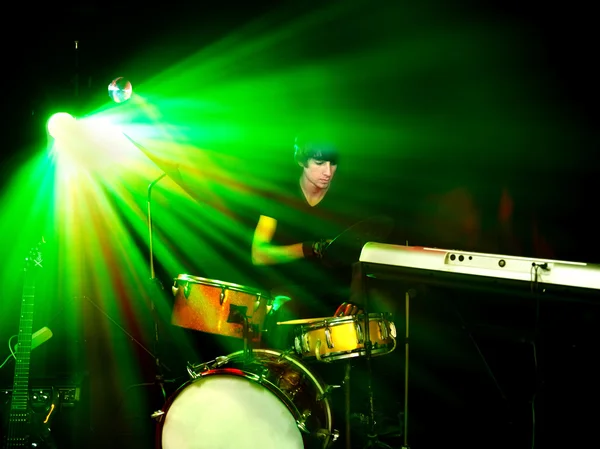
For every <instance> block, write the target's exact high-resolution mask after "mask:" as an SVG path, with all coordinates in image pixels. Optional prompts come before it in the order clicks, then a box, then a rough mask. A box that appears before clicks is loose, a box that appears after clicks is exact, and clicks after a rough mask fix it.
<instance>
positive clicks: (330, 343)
mask: <svg viewBox="0 0 600 449" xmlns="http://www.w3.org/2000/svg"><path fill="white" fill-rule="evenodd" d="M325 341H326V342H327V347H328V348H329V349H333V339H332V338H331V329H330V328H329V324H326V325H325Z"/></svg>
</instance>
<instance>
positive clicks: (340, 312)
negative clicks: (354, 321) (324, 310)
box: [333, 302, 364, 317]
mask: <svg viewBox="0 0 600 449" xmlns="http://www.w3.org/2000/svg"><path fill="white" fill-rule="evenodd" d="M361 313H364V310H363V309H362V308H361V307H360V306H359V305H357V304H354V303H352V302H343V303H342V304H340V306H339V307H338V308H337V309H336V311H335V314H334V315H333V316H334V317H342V316H350V315H360V314H361Z"/></svg>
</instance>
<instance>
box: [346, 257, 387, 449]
mask: <svg viewBox="0 0 600 449" xmlns="http://www.w3.org/2000/svg"><path fill="white" fill-rule="evenodd" d="M355 269H357V270H359V274H360V275H361V281H360V283H359V288H360V290H361V297H362V301H363V304H362V308H363V317H364V324H363V326H364V330H363V334H364V339H365V361H366V365H367V393H368V395H369V416H368V426H369V429H368V432H367V438H368V441H367V444H366V446H365V449H366V448H374V447H381V448H384V449H392V447H391V446H389V445H387V444H385V443H383V442H382V441H379V436H378V435H377V432H376V431H375V406H374V403H373V380H372V376H373V370H372V367H371V349H372V348H371V346H372V342H371V332H370V320H369V295H368V293H367V290H366V282H364V277H363V276H362V274H363V273H362V266H361V264H360V262H358V263H357V265H356V266H355Z"/></svg>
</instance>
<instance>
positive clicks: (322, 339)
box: [294, 313, 396, 362]
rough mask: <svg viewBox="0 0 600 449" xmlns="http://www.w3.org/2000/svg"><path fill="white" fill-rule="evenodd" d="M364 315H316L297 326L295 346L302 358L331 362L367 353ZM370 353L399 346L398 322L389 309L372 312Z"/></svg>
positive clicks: (379, 353)
mask: <svg viewBox="0 0 600 449" xmlns="http://www.w3.org/2000/svg"><path fill="white" fill-rule="evenodd" d="M364 326H365V315H350V316H345V317H337V318H336V317H332V318H317V319H315V321H309V322H307V323H305V324H302V325H299V326H297V327H296V329H295V337H294V349H295V350H296V353H297V354H298V355H300V356H301V357H302V358H303V359H309V360H310V359H316V360H318V361H324V362H330V361H333V360H341V359H346V358H350V357H359V356H364V355H365V353H366V349H365V332H364ZM369 339H370V340H371V343H372V344H371V356H379V355H384V354H388V353H390V352H392V351H393V350H394V349H396V326H395V324H394V322H393V321H391V314H389V313H370V314H369Z"/></svg>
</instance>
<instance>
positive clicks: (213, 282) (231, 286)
mask: <svg viewBox="0 0 600 449" xmlns="http://www.w3.org/2000/svg"><path fill="white" fill-rule="evenodd" d="M174 281H175V283H177V282H178V281H183V282H193V283H195V284H202V285H209V286H211V287H223V286H224V287H227V289H228V290H233V291H237V292H242V293H250V294H252V295H253V296H264V297H266V298H268V297H270V295H269V294H268V293H267V292H266V291H264V290H260V289H258V288H255V287H248V286H245V285H242V284H235V283H233V282H227V281H222V280H220V279H210V278H204V277H200V276H192V275H191V274H185V273H183V274H179V275H178V276H177V277H176V278H174Z"/></svg>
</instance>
